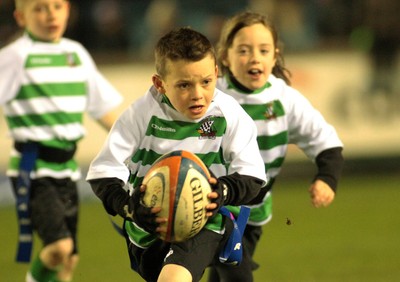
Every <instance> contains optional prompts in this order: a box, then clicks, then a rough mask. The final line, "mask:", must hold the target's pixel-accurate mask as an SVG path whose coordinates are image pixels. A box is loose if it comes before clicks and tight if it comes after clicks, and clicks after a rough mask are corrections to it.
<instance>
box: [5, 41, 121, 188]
mask: <svg viewBox="0 0 400 282" xmlns="http://www.w3.org/2000/svg"><path fill="white" fill-rule="evenodd" d="M121 101H122V97H121V96H120V94H119V93H118V92H117V91H116V89H115V88H114V87H113V86H111V85H110V83H109V82H107V81H106V79H105V78H104V77H103V76H102V75H101V74H100V73H99V72H98V70H97V68H96V66H95V64H94V62H93V60H92V58H91V56H90V55H89V54H88V52H87V51H86V50H85V49H84V47H83V46H82V45H80V44H79V43H78V42H75V41H72V40H69V39H65V38H63V39H61V40H60V41H59V42H57V43H47V42H40V41H36V40H34V39H33V38H32V37H31V36H30V35H29V34H28V33H25V34H24V35H23V36H22V37H21V38H19V39H17V40H16V41H14V42H13V43H11V44H9V45H8V46H6V47H4V48H3V49H2V50H0V105H3V108H4V114H5V116H6V120H7V124H8V127H9V132H10V135H11V137H12V138H13V139H14V140H15V141H18V142H25V141H36V142H39V143H41V144H43V145H45V146H50V147H56V148H59V149H63V148H68V147H71V146H72V145H75V143H76V142H77V141H78V140H80V139H81V138H82V137H83V136H84V135H85V129H84V127H83V125H82V119H83V114H84V112H88V113H89V115H90V116H91V117H93V118H94V119H98V118H100V117H102V116H103V115H104V114H106V113H107V112H108V111H110V110H111V109H112V108H114V107H115V106H117V105H118V104H120V102H121ZM19 161H20V154H19V153H18V152H17V151H16V150H14V149H12V152H11V161H10V165H9V169H8V171H7V175H9V176H17V175H18V167H19ZM31 176H32V178H36V177H43V176H50V177H55V178H64V177H71V178H72V179H74V180H77V179H78V178H79V177H80V171H79V168H78V165H77V163H76V161H75V160H70V161H68V162H66V163H57V164H55V163H49V162H45V161H43V160H37V162H36V169H35V171H34V172H33V173H32V175H31Z"/></svg>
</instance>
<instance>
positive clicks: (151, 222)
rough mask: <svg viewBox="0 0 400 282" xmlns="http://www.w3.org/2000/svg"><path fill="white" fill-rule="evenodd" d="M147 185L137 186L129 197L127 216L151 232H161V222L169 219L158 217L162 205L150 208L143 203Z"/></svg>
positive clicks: (126, 206) (125, 209)
mask: <svg viewBox="0 0 400 282" xmlns="http://www.w3.org/2000/svg"><path fill="white" fill-rule="evenodd" d="M145 190H146V185H141V186H140V187H135V188H134V190H133V194H132V196H131V197H129V200H128V204H127V205H125V207H124V211H125V218H126V219H127V220H130V221H135V222H136V223H137V224H138V225H139V226H140V227H142V228H143V229H144V230H146V231H147V232H150V233H156V232H159V229H160V227H159V224H160V223H163V222H166V221H167V219H165V218H161V217H157V213H159V212H160V211H161V207H153V208H149V207H146V206H144V205H143V204H142V198H143V194H144V191H145Z"/></svg>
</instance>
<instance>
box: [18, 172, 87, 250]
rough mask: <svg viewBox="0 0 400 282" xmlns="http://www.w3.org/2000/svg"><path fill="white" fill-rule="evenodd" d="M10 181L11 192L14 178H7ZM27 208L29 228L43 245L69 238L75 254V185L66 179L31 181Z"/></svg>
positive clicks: (76, 202) (76, 208)
mask: <svg viewBox="0 0 400 282" xmlns="http://www.w3.org/2000/svg"><path fill="white" fill-rule="evenodd" d="M11 182H12V185H13V188H14V191H15V190H16V183H17V179H16V178H11ZM29 208H30V217H31V221H32V227H33V229H34V230H35V231H36V232H37V234H38V235H39V238H40V239H41V240H42V241H43V245H44V246H46V245H49V244H51V243H53V242H55V241H58V240H60V239H63V238H69V237H70V238H72V239H73V241H74V250H73V253H77V252H78V249H77V238H76V235H77V226H78V210H79V197H78V189H77V184H76V182H74V181H72V180H71V179H69V178H65V179H54V178H50V177H44V178H39V179H34V180H32V181H31V188H30V200H29Z"/></svg>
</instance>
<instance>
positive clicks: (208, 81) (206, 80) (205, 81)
mask: <svg viewBox="0 0 400 282" xmlns="http://www.w3.org/2000/svg"><path fill="white" fill-rule="evenodd" d="M211 81H212V80H211V79H205V80H204V81H203V85H205V86H207V85H209V84H210V83H211Z"/></svg>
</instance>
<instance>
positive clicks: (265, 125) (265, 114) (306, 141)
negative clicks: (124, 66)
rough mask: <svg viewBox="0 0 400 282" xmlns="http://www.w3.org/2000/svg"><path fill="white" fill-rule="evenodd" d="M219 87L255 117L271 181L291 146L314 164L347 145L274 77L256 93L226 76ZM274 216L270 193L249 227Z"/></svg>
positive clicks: (295, 94)
mask: <svg viewBox="0 0 400 282" xmlns="http://www.w3.org/2000/svg"><path fill="white" fill-rule="evenodd" d="M217 88H218V89H220V90H221V91H223V92H225V93H227V94H229V95H230V96H232V97H233V98H235V99H236V100H237V101H238V102H239V104H241V105H242V107H243V108H244V109H245V111H246V112H247V113H248V114H249V115H250V116H251V117H252V118H253V120H254V122H255V124H256V126H257V131H258V137H257V141H258V145H259V147H260V151H261V156H262V157H263V159H264V165H265V171H266V173H267V178H268V179H271V178H275V177H276V176H278V174H279V172H280V170H281V167H282V164H283V161H284V159H285V156H286V153H287V149H288V144H295V145H297V146H298V147H299V148H300V149H301V150H302V151H303V152H304V153H305V154H306V156H307V157H308V158H309V159H311V160H312V161H314V160H315V158H316V157H317V155H318V154H319V153H320V152H322V151H324V150H326V149H329V148H334V147H342V146H343V144H342V142H341V140H340V139H339V137H338V135H337V133H336V131H335V129H334V128H333V126H331V125H330V124H328V123H327V122H326V121H325V119H324V118H323V116H322V115H321V113H320V112H319V111H317V110H316V109H315V108H314V107H313V106H312V105H311V103H310V102H309V101H308V100H307V99H306V98H305V97H304V96H303V95H302V94H301V93H299V92H298V91H297V90H295V89H294V88H292V87H290V86H288V85H287V84H286V83H285V82H284V81H283V80H282V79H278V78H276V77H275V76H274V75H272V74H271V75H270V77H269V79H268V82H267V84H266V86H265V87H264V88H262V89H259V90H257V91H254V92H253V93H243V92H241V91H240V90H238V89H237V88H236V87H235V86H234V85H233V84H232V83H231V82H230V81H229V79H227V78H226V77H221V78H219V79H218V82H217ZM271 216H272V198H271V193H268V194H267V195H266V197H265V199H264V203H263V204H261V205H258V206H254V207H253V209H252V211H251V215H250V220H249V224H251V225H263V224H265V223H267V222H268V221H269V220H270V219H271Z"/></svg>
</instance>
